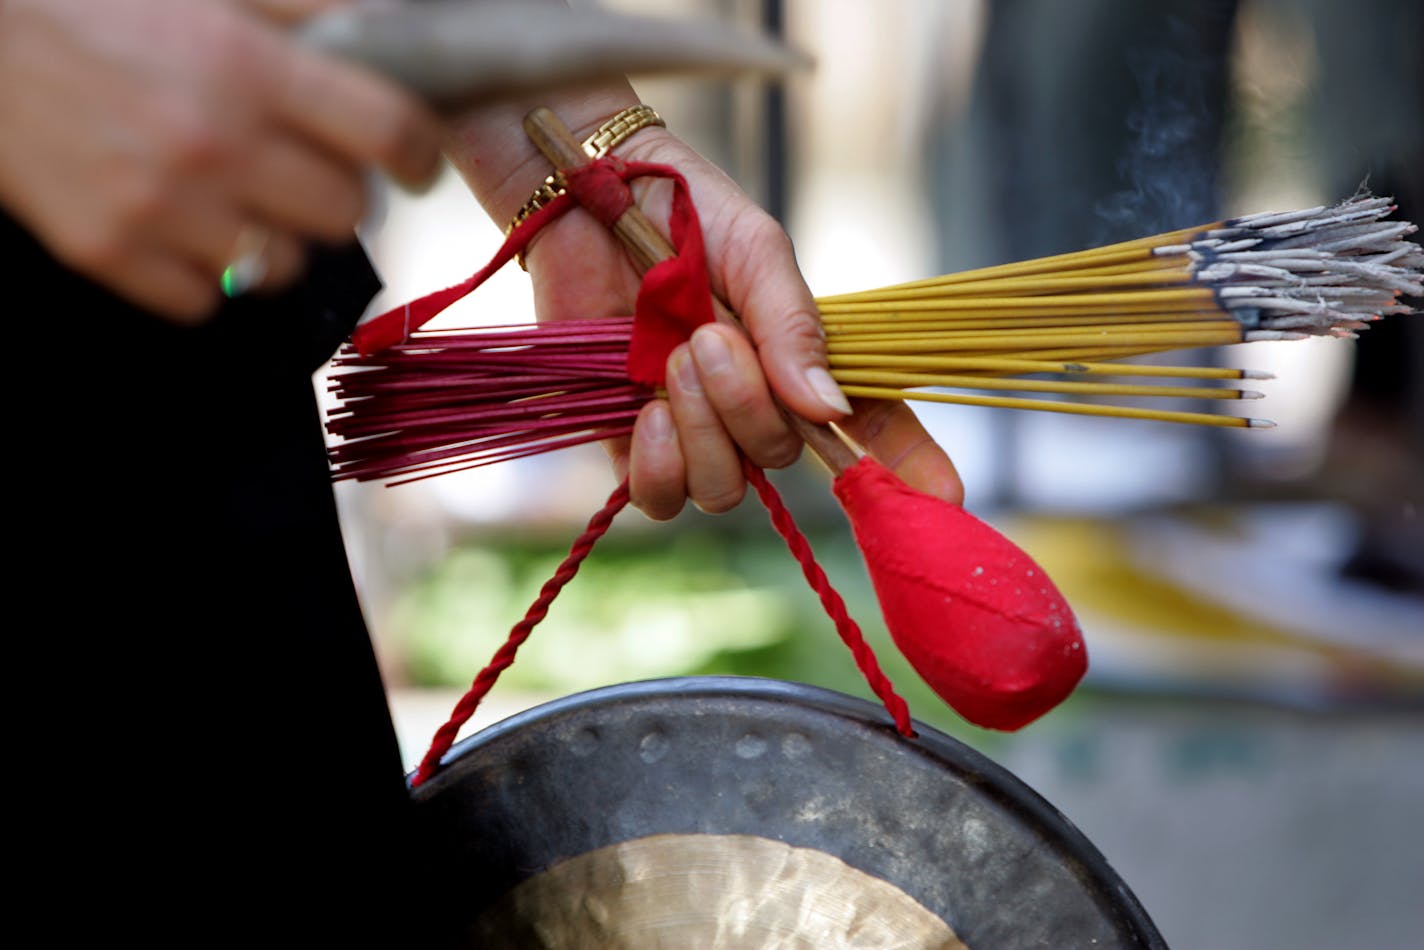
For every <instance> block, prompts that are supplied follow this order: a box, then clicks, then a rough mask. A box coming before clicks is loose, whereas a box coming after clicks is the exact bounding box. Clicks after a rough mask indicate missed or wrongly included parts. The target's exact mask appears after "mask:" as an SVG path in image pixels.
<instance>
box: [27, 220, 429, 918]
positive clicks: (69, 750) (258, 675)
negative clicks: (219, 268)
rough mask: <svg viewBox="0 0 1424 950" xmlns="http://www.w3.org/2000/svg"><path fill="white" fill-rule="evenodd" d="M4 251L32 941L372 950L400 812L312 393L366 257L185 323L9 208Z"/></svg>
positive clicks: (400, 832) (366, 273) (406, 853)
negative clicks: (42, 899)
mask: <svg viewBox="0 0 1424 950" xmlns="http://www.w3.org/2000/svg"><path fill="white" fill-rule="evenodd" d="M0 254H3V256H0V260H2V261H3V262H4V263H3V272H4V275H5V285H6V288H7V290H8V291H9V294H8V303H7V306H6V309H7V311H8V312H9V315H10V319H9V321H8V325H9V327H10V363H11V366H12V372H15V375H20V373H21V372H23V374H24V375H25V376H26V377H27V378H26V380H25V382H24V383H23V385H21V386H19V387H12V388H11V420H12V431H15V430H16V429H18V432H19V438H18V439H16V440H15V442H13V443H12V446H11V453H10V458H11V465H10V468H11V472H12V475H11V484H12V490H11V501H12V524H13V525H15V526H16V528H17V530H16V533H14V534H12V538H13V539H14V542H15V543H14V544H13V545H12V555H13V556H14V557H15V558H17V559H18V561H19V562H20V564H21V567H20V569H19V577H18V578H15V583H14V584H13V586H12V588H11V590H12V591H13V596H14V600H13V601H12V605H13V606H12V618H13V616H20V617H23V618H24V620H23V622H21V623H19V624H15V625H14V626H12V628H11V635H10V640H11V644H12V647H11V649H12V652H11V661H10V664H9V674H10V681H11V695H12V697H13V696H16V695H25V694H27V693H29V694H31V698H28V699H27V700H26V702H27V707H28V708H27V711H26V714H25V715H24V716H23V717H21V718H19V719H16V718H15V717H12V722H16V721H18V722H21V723H22V724H23V725H22V734H21V736H20V745H21V749H22V762H21V764H22V767H23V769H24V770H25V771H24V779H23V786H22V787H23V788H25V789H26V790H27V801H28V802H29V804H30V807H29V808H27V809H21V810H20V811H19V812H18V813H14V812H12V814H13V815H16V817H17V818H18V821H19V823H20V824H19V827H18V828H16V829H15V831H16V835H18V836H20V837H21V838H22V840H29V841H30V843H29V844H27V845H26V846H25V847H24V848H22V849H21V855H22V856H21V860H20V868H21V870H22V873H26V874H27V875H28V878H29V880H31V881H32V882H33V886H34V887H35V888H36V889H37V890H40V891H44V892H50V893H54V894H58V895H62V899H63V900H64V901H65V902H66V904H67V906H69V907H70V908H71V910H73V911H74V913H71V914H65V915H63V916H62V917H61V918H59V919H57V920H53V921H51V922H50V924H49V929H50V930H51V932H54V933H55V934H56V935H61V934H62V935H65V936H72V935H73V933H74V932H75V931H76V930H84V931H92V932H93V933H95V934H104V935H107V936H114V935H118V934H124V933H132V934H135V935H138V936H141V937H142V938H143V939H144V941H145V943H146V944H147V945H163V944H165V943H178V942H184V943H195V942H197V943H203V944H212V943H219V944H220V943H224V942H226V940H227V939H229V938H231V939H232V940H233V941H234V942H236V940H237V939H239V938H244V939H263V940H264V942H266V943H269V944H272V943H275V944H277V945H295V944H303V943H309V942H311V941H312V939H315V938H317V937H318V936H319V938H320V940H321V942H323V943H326V942H334V941H337V940H341V939H348V938H359V939H360V945H363V946H369V945H372V944H373V942H379V939H380V934H381V933H382V932H383V930H387V929H389V928H391V927H393V926H400V925H401V924H402V922H403V920H405V919H407V918H408V912H407V910H406V908H405V904H404V900H403V899H402V897H401V895H400V888H401V886H402V883H403V882H404V881H405V880H406V878H407V874H406V872H407V870H408V868H409V862H410V861H411V860H412V859H413V858H414V855H413V853H412V852H411V851H410V850H409V849H410V847H411V843H410V841H409V839H408V837H407V835H408V829H407V827H406V823H407V821H408V818H407V815H408V813H409V811H410V809H409V799H408V795H407V792H406V788H405V782H404V776H403V775H402V768H401V762H400V753H399V749H398V746H397V744H396V739H395V732H394V729H393V728H392V724H391V719H390V714H389V710H388V708H387V704H386V695H385V691H384V688H383V684H382V682H381V676H380V672H379V670H378V668H377V664H376V660H375V656H374V653H373V651H372V648H371V643H370V638H369V636H368V633H367V630H366V627H365V623H364V620H363V617H362V614H361V609H360V604H359V602H358V600H357V596H356V592H355V590H354V588H353V584H352V579H351V575H350V572H349V568H348V564H347V560H346V555H345V549H344V547H343V544H342V539H341V533H340V525H339V523H338V520H337V512H336V506H335V500H334V496H333V494H332V490H331V484H330V476H329V472H328V468H327V462H326V454H325V448H324V443H323V438H322V432H321V421H320V416H319V410H318V406H317V402H316V399H315V394H314V391H313V387H312V373H313V372H314V371H315V370H316V369H317V368H318V367H319V366H321V364H322V363H323V362H324V361H325V360H326V359H327V358H328V356H329V355H330V354H331V353H332V352H333V351H334V349H335V348H336V346H337V345H339V343H340V342H341V340H343V339H344V338H345V337H346V336H347V335H348V334H349V332H350V330H351V328H352V327H353V326H354V325H355V322H356V320H357V319H358V318H359V317H360V315H361V313H362V311H363V310H364V308H365V306H366V304H367V303H368V302H369V300H370V299H371V297H372V296H373V294H374V293H375V291H376V290H377V289H378V287H379V284H378V281H377V279H376V277H375V275H374V272H373V271H372V269H371V267H370V265H369V262H368V261H367V259H366V257H365V255H364V253H363V252H362V250H361V248H360V247H359V245H357V244H355V243H353V244H352V245H351V246H349V247H344V248H335V249H325V250H322V251H320V252H318V253H317V256H316V259H315V261H314V264H313V267H312V269H311V271H310V274H309V277H308V279H306V280H305V282H304V283H303V284H302V285H301V286H299V287H296V288H294V289H293V290H291V291H289V292H286V293H284V294H282V295H280V296H276V297H261V296H254V297H250V298H244V299H240V300H237V301H231V302H229V303H228V304H227V305H225V306H224V308H223V309H222V312H221V313H220V314H219V315H218V316H217V318H216V319H214V320H212V321H211V322H209V323H206V324H204V325H201V326H198V327H191V328H188V327H180V326H176V325H173V324H171V323H168V322H165V321H162V320H159V319H156V318H154V317H152V316H150V315H148V314H146V313H143V312H141V311H140V310H137V309H135V308H134V307H131V306H129V305H127V304H126V303H124V302H122V301H120V300H118V299H116V298H115V297H113V296H112V295H110V294H109V293H108V292H106V291H105V290H103V289H101V288H99V287H97V286H95V285H94V284H92V283H91V282H89V281H87V280H85V279H83V278H82V277H79V276H77V275H75V274H74V273H72V272H70V271H68V270H67V269H66V268H64V267H63V266H62V265H60V264H59V263H57V262H56V261H55V260H54V259H53V258H52V257H51V256H50V255H49V254H48V253H46V252H45V251H44V250H43V249H42V248H41V247H40V246H39V245H38V244H37V243H36V242H35V241H34V240H32V239H31V237H30V236H29V235H28V234H26V233H25V232H24V230H23V229H22V228H20V227H19V226H17V225H16V224H15V223H14V222H13V221H10V220H9V219H6V218H3V217H0ZM22 301H29V302H28V303H22ZM19 367H23V370H19ZM15 375H12V377H11V378H12V379H14V378H15ZM12 623H13V619H12ZM16 835H12V838H14V837H15V836H16ZM402 861H405V862H406V866H405V867H403V866H402Z"/></svg>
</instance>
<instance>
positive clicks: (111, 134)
mask: <svg viewBox="0 0 1424 950" xmlns="http://www.w3.org/2000/svg"><path fill="white" fill-rule="evenodd" d="M327 5H329V3H327V2H324V0H240V2H234V0H104V2H102V3H93V2H89V0H5V2H4V3H0V205H3V206H4V207H6V208H7V209H8V210H9V211H10V212H11V213H12V214H13V215H15V217H17V218H18V219H19V220H20V221H21V222H22V223H23V224H25V225H26V226H27V227H28V228H29V229H30V230H31V231H32V232H33V233H34V234H35V235H36V237H37V238H38V239H39V240H40V241H41V242H42V243H44V244H45V245H46V247H48V248H49V249H50V251H51V252H52V253H53V254H55V255H56V256H57V257H58V258H60V259H61V260H63V261H64V262H65V263H67V264H68V265H70V266H71V267H73V268H74V269H75V270H77V271H79V272H81V273H83V274H85V275H86V276H88V277H89V278H91V279H93V280H95V281H97V282H99V283H101V284H103V285H105V286H107V287H109V288H110V289H111V290H113V291H115V292H116V293H118V294H119V295H121V296H123V297H126V298H127V299H129V300H131V301H132V302H134V303H136V304H139V305H141V306H143V307H145V308H147V309H150V310H152V311H154V312H155V313H157V314H159V315H161V316H163V317H166V318H169V319H172V320H174V321H178V322H185V323H190V322H195V321H198V320H201V319H203V318H205V317H207V316H209V315H210V314H211V313H212V311H213V310H214V309H215V307H216V305H217V303H218V301H219V299H220V291H219V277H220V275H221V274H222V272H223V270H224V269H225V268H226V267H227V265H228V264H229V263H231V261H232V259H233V258H234V256H235V255H236V254H238V253H239V252H240V251H242V250H243V249H244V247H245V246H246V245H250V244H252V243H253V241H254V240H256V242H257V243H258V244H260V245H261V247H260V248H259V249H260V251H261V253H262V258H263V261H264V263H265V276H264V277H263V278H262V280H261V282H260V284H259V287H261V288H263V289H274V288H277V287H280V286H283V285H285V284H287V283H289V282H290V281H292V280H294V279H295V278H296V277H297V276H298V275H299V274H300V272H301V270H302V268H303V265H304V260H305V253H306V251H305V247H306V245H307V243H308V242H310V241H342V240H349V239H351V237H352V236H353V234H354V228H355V226H356V225H357V224H358V223H359V221H360V220H361V217H362V215H363V214H364V212H365V207H366V202H367V188H366V180H365V174H366V170H367V169H368V168H369V167H371V166H376V167H379V168H382V169H384V170H385V171H386V172H387V173H388V174H389V175H391V177H392V178H393V179H395V180H396V181H397V182H400V183H402V184H405V185H408V186H420V185H423V184H426V183H428V182H429V181H430V180H432V179H433V177H434V175H435V173H436V171H437V170H438V168H439V160H440V156H439V148H440V139H441V135H442V130H441V128H440V126H439V125H438V123H437V121H436V119H435V117H434V116H433V114H431V113H430V112H429V111H428V110H427V109H426V108H425V107H424V106H423V105H422V104H421V103H419V102H418V101H416V100H415V98H414V97H413V96H411V95H410V94H408V93H406V92H405V91H403V90H401V89H398V88H396V87H395V86H393V85H392V84H390V83H389V82H387V81H385V80H383V79H380V78H379V77H377V76H376V75H375V74H373V73H370V72H367V71H365V70H363V69H361V68H358V67H355V66H352V65H348V64H345V63H341V62H338V61H336V60H334V59H332V58H330V57H328V56H324V55H321V54H318V53H315V52H312V51H310V50H306V49H303V48H301V47H300V46H299V45H298V44H296V43H294V42H293V41H292V40H291V39H289V38H288V36H287V35H286V34H285V33H284V32H283V31H282V29H281V26H280V24H283V23H288V22H292V21H293V20H295V19H296V18H299V17H300V16H302V15H305V14H307V13H310V12H312V11H314V10H316V9H318V8H320V7H323V6H327Z"/></svg>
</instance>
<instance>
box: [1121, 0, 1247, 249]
mask: <svg viewBox="0 0 1424 950" xmlns="http://www.w3.org/2000/svg"><path fill="white" fill-rule="evenodd" d="M1202 45H1203V44H1202V40H1201V36H1200V32H1199V31H1198V30H1194V29H1193V28H1192V27H1190V26H1189V25H1188V24H1187V23H1186V22H1185V21H1184V20H1182V19H1181V18H1179V17H1169V18H1167V19H1166V20H1165V23H1164V29H1163V31H1162V42H1161V43H1160V45H1158V44H1156V43H1154V44H1151V45H1150V46H1147V47H1137V48H1134V49H1132V50H1129V51H1128V52H1127V54H1126V62H1127V65H1128V68H1129V69H1130V70H1131V72H1132V76H1133V79H1134V80H1135V84H1136V90H1137V97H1136V100H1135V105H1134V106H1133V107H1132V108H1131V109H1130V110H1129V112H1128V114H1127V117H1126V119H1125V121H1124V126H1125V130H1126V134H1125V135H1124V151H1123V153H1122V154H1121V157H1120V158H1119V159H1118V160H1117V162H1116V169H1117V174H1118V178H1119V180H1120V181H1121V182H1122V183H1123V184H1124V185H1125V186H1126V187H1124V188H1122V189H1121V190H1118V191H1116V192H1113V193H1112V194H1110V195H1108V196H1107V197H1106V198H1104V199H1103V200H1101V201H1099V202H1097V204H1096V205H1095V206H1094V211H1095V212H1096V214H1097V216H1098V218H1099V220H1100V230H1101V232H1102V233H1100V234H1099V235H1098V242H1099V243H1107V242H1110V241H1119V240H1126V239H1129V238H1132V237H1138V236H1141V235H1145V234H1156V233H1159V232H1162V231H1168V230H1172V229H1175V228H1182V227H1190V226H1192V225H1195V224H1201V223H1203V222H1206V221H1210V220H1212V219H1214V218H1215V217H1216V216H1217V215H1216V205H1217V194H1216V183H1217V160H1218V148H1219V140H1220V135H1221V126H1222V106H1223V99H1224V93H1223V90H1224V87H1225V74H1226V67H1225V62H1224V58H1223V57H1222V55H1221V53H1220V50H1217V49H1210V50H1208V49H1203V48H1202ZM1212 45H1215V44H1212Z"/></svg>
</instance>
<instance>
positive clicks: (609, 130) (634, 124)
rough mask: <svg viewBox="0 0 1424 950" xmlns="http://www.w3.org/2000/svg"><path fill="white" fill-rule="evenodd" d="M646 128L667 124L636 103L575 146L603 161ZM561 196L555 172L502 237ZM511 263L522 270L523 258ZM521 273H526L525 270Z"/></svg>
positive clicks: (656, 114) (562, 181)
mask: <svg viewBox="0 0 1424 950" xmlns="http://www.w3.org/2000/svg"><path fill="white" fill-rule="evenodd" d="M650 125H661V126H664V127H665V126H666V125H667V123H666V122H664V121H663V117H662V116H660V115H658V113H657V112H656V111H655V110H654V109H653V107H652V106H645V105H643V104H641V103H639V104H638V105H636V106H629V107H628V108H626V109H624V110H623V111H622V112H619V113H618V114H617V115H615V116H614V117H613V118H611V119H609V120H608V121H607V122H604V123H603V124H602V125H600V126H599V127H598V128H596V129H594V130H593V134H592V135H590V136H589V137H588V138H586V139H584V140H583V141H582V142H581V143H579V144H581V145H582V146H583V150H584V153H585V154H586V155H588V157H589V158H590V159H598V158H603V157H604V156H605V155H607V154H608V153H609V152H611V151H613V149H614V148H616V147H617V146H619V145H621V144H622V143H623V142H625V141H627V140H628V137H629V136H631V135H632V134H633V133H634V132H637V131H638V130H639V129H645V128H647V127H648V126H650ZM563 193H564V180H563V177H562V176H561V175H560V174H559V173H558V172H557V171H556V172H554V173H553V174H552V175H550V176H549V177H547V178H545V179H544V181H543V183H542V184H540V185H539V187H538V188H535V189H534V193H533V194H532V195H530V196H529V200H528V201H526V202H524V205H523V206H522V207H521V208H520V209H519V210H518V211H516V212H515V213H514V217H513V218H511V219H510V220H509V224H507V225H505V228H504V235H505V237H508V236H509V233H510V232H511V231H513V230H514V229H515V228H517V227H519V225H521V224H523V223H524V219H525V218H528V217H529V216H530V215H531V214H533V213H534V212H536V211H538V210H539V209H540V208H542V207H544V205H546V204H548V203H549V202H551V201H553V200H554V199H555V198H557V197H558V196H559V195H562V194H563ZM515 259H516V260H518V261H519V266H520V267H524V255H523V254H522V253H521V254H519V255H517V256H516V258H515ZM524 269H525V270H528V268H527V267H525V268H524Z"/></svg>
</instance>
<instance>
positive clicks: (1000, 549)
mask: <svg viewBox="0 0 1424 950" xmlns="http://www.w3.org/2000/svg"><path fill="white" fill-rule="evenodd" d="M834 487H835V493H836V497H837V498H839V499H840V501H841V505H842V506H843V507H844V508H845V511H846V514H847V515H848V516H849V518H850V522H851V528H852V530H853V531H854V533H855V538H856V542H857V544H858V545H859V547H860V550H861V553H862V554H863V555H864V557H865V563H866V569H867V570H868V571H869V573H870V578H871V581H872V582H873V583H874V585H875V592H876V596H877V598H878V599H879V601H880V607H881V610H882V611H883V612H884V614H885V623H886V626H888V627H889V629H890V634H891V636H892V637H893V638H894V640H895V644H896V646H898V647H899V648H900V652H902V653H903V654H904V655H905V658H906V659H907V660H909V662H910V664H911V665H912V666H913V667H914V668H915V670H916V672H918V673H919V674H920V676H921V677H922V678H923V679H924V680H925V682H926V683H928V684H929V686H930V687H931V688H932V689H933V690H934V691H935V692H936V693H938V694H939V696H940V698H942V699H943V700H944V701H945V702H947V703H949V705H950V706H951V707H953V708H954V709H955V711H957V712H958V713H959V714H960V715H961V716H963V717H964V718H965V719H967V720H969V721H970V722H972V723H975V724H976V725H980V726H984V727H987V728H990V729H1003V730H1013V729H1018V728H1019V727H1021V726H1024V725H1027V724H1028V723H1030V722H1032V721H1033V720H1034V719H1037V718H1038V717H1039V716H1042V715H1043V714H1044V713H1046V712H1048V711H1049V710H1050V709H1052V708H1053V707H1054V706H1056V705H1058V703H1060V702H1062V701H1063V700H1064V699H1065V698H1066V697H1067V696H1068V694H1069V693H1071V692H1072V691H1073V688H1074V687H1075V686H1076V685H1077V683H1078V681H1079V680H1080V679H1082V677H1083V674H1084V673H1085V672H1086V671H1087V668H1088V654H1087V649H1086V648H1085V646H1084V643H1083V635H1082V632H1081V631H1080V630H1079V628H1078V621H1077V619H1076V618H1075V617H1074V616H1073V611H1072V608H1070V607H1069V606H1068V603H1067V602H1066V601H1065V600H1064V599H1063V595H1062V594H1060V593H1059V592H1058V589H1057V588H1056V587H1055V586H1054V584H1053V582H1052V581H1051V580H1049V578H1048V575H1047V574H1045V573H1044V571H1043V568H1041V567H1039V566H1038V565H1037V564H1036V563H1034V561H1033V559H1032V558H1030V557H1029V556H1028V555H1027V554H1025V553H1024V552H1023V551H1022V550H1020V549H1019V548H1018V547H1017V546H1015V545H1014V544H1013V542H1011V541H1009V540H1008V539H1007V538H1005V537H1004V536H1003V535H1001V534H1000V533H999V532H997V531H995V530H994V529H993V528H991V527H989V526H988V525H987V524H985V523H984V522H982V521H980V520H979V519H978V518H975V517H974V516H973V515H971V514H969V512H967V511H965V510H964V509H963V508H960V507H958V506H957V505H951V504H949V503H947V502H945V501H942V500H941V499H938V498H934V497H932V496H930V495H926V494H924V493H922V492H918V491H915V490H914V489H912V488H910V487H909V486H908V485H906V484H905V483H904V482H902V481H900V479H898V478H896V477H895V475H893V474H892V473H891V472H890V470H889V469H887V468H885V467H884V466H883V465H881V464H879V463H878V462H876V461H874V460H873V459H870V458H868V457H867V458H863V459H861V460H860V461H859V462H857V463H856V464H855V465H853V466H851V467H850V468H849V469H847V470H846V471H845V472H844V473H842V474H841V475H840V477H838V478H837V479H836V482H835V486H834Z"/></svg>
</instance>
